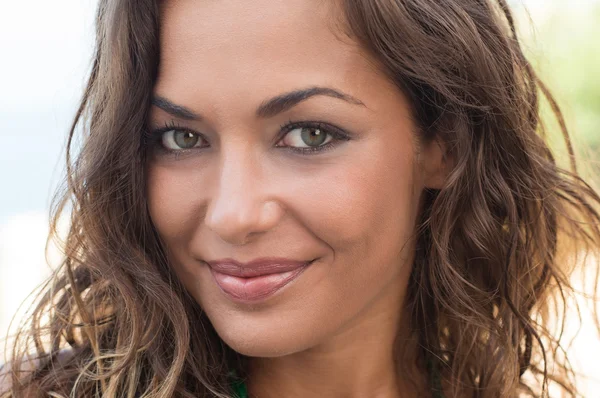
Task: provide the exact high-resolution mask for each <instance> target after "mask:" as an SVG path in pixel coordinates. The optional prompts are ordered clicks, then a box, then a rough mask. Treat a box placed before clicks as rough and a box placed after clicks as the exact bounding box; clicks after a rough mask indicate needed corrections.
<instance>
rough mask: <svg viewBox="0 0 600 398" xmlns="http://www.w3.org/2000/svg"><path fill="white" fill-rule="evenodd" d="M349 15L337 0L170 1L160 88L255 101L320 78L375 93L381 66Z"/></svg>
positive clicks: (186, 95)
mask: <svg viewBox="0 0 600 398" xmlns="http://www.w3.org/2000/svg"><path fill="white" fill-rule="evenodd" d="M342 21H343V19H342V11H341V8H340V5H339V4H337V3H334V2H333V1H322V0H252V1H248V0H174V1H165V2H164V3H163V7H162V10H161V60H160V67H159V78H158V82H157V91H159V92H161V93H162V94H165V95H167V96H170V97H176V98H177V99H179V100H180V101H183V102H186V101H187V100H189V101H197V100H198V98H202V97H207V96H209V95H210V98H211V105H212V106H215V107H216V102H215V101H218V97H219V96H222V97H223V98H230V99H231V98H239V99H240V101H243V100H248V101H250V100H252V99H255V98H261V99H263V98H265V97H269V96H271V95H274V94H278V93H281V92H283V91H288V90H291V89H298V88H301V87H306V86H314V85H323V86H332V87H340V88H342V87H344V88H345V89H346V90H349V91H353V89H354V90H355V91H354V93H355V94H356V92H357V91H362V92H363V94H366V95H368V93H367V92H368V91H369V90H371V91H375V87H374V86H373V84H374V79H381V76H376V75H382V74H381V73H379V71H378V69H377V68H376V67H375V64H374V62H373V61H372V59H370V58H369V57H367V56H366V54H365V52H364V51H363V50H362V49H361V48H360V47H359V46H358V44H357V43H356V42H354V41H353V40H352V39H350V38H349V37H347V36H345V35H344V34H343V33H342V26H343V22H342ZM350 94H353V93H352V92H351V93H350ZM373 94H375V93H373ZM206 105H207V104H203V106H206Z"/></svg>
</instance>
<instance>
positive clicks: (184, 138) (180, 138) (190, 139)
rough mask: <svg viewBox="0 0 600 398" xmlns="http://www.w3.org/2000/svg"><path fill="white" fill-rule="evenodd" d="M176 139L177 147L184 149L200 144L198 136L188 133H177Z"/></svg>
mask: <svg viewBox="0 0 600 398" xmlns="http://www.w3.org/2000/svg"><path fill="white" fill-rule="evenodd" d="M174 138H175V143H176V144H177V146H179V147H180V148H184V149H187V148H193V147H194V146H195V145H196V144H197V143H198V136H197V135H196V134H193V133H190V132H187V131H186V132H182V131H176V132H175V134H174Z"/></svg>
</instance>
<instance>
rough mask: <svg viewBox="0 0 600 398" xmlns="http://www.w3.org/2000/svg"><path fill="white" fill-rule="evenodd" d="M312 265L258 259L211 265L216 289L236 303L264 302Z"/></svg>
mask: <svg viewBox="0 0 600 398" xmlns="http://www.w3.org/2000/svg"><path fill="white" fill-rule="evenodd" d="M312 262H314V260H312V261H295V260H289V259H280V258H261V259H256V260H254V261H251V262H248V263H240V262H238V261H235V260H232V259H224V260H217V261H210V262H207V264H208V265H209V266H210V269H211V273H212V275H213V277H214V279H215V282H216V283H217V285H218V286H219V287H220V288H221V290H222V291H223V292H224V293H226V294H227V295H228V296H229V297H230V298H231V299H233V300H235V301H239V302H248V301H257V300H264V299H266V298H267V297H270V296H272V295H273V294H275V293H276V292H277V291H279V290H281V289H282V288H283V287H284V286H286V285H288V284H289V283H290V282H292V281H293V280H294V279H296V278H297V277H298V276H300V274H302V272H303V271H304V270H305V269H306V268H307V267H308V266H309V265H310V264H311V263H312Z"/></svg>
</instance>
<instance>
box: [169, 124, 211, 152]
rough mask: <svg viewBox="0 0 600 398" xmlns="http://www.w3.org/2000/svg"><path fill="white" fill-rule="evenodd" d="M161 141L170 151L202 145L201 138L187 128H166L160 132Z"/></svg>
mask: <svg viewBox="0 0 600 398" xmlns="http://www.w3.org/2000/svg"><path fill="white" fill-rule="evenodd" d="M161 143H162V145H163V147H165V148H166V149H168V150H170V151H179V150H182V149H192V148H198V147H202V138H201V137H200V136H199V135H198V134H196V133H192V132H191V131H187V130H176V129H172V130H167V131H165V132H164V133H162V136H161Z"/></svg>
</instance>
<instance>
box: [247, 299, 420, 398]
mask: <svg viewBox="0 0 600 398" xmlns="http://www.w3.org/2000/svg"><path fill="white" fill-rule="evenodd" d="M377 301H379V303H377V302H376V303H374V304H373V305H372V306H371V307H369V309H368V310H365V311H364V314H361V315H360V316H358V317H357V318H356V319H354V320H353V321H352V322H351V323H350V324H349V325H347V326H346V327H345V328H343V330H341V331H339V332H338V333H337V334H336V335H335V336H333V337H332V338H331V339H329V340H328V341H326V342H324V343H323V344H320V345H319V346H316V347H311V348H309V349H307V350H304V351H300V352H297V353H294V354H291V355H287V356H282V357H276V358H249V362H248V369H249V374H248V376H249V377H248V383H247V386H248V392H249V397H250V398H253V397H261V398H275V397H290V398H295V397H323V398H330V397H331V398H334V397H335V398H339V397H344V398H355V397H356V398H358V397H373V398H399V397H413V396H417V395H418V391H419V390H420V389H421V388H422V387H423V385H425V382H424V378H423V380H421V378H414V373H415V372H412V370H414V369H413V368H412V367H410V366H409V368H410V370H411V372H409V373H410V377H408V376H407V375H406V372H405V371H404V369H405V367H403V366H398V362H397V359H395V358H394V357H395V355H394V353H396V352H397V344H405V343H406V342H407V340H406V337H405V336H407V335H408V332H407V327H406V325H408V323H407V322H401V319H400V314H399V313H398V312H399V311H398V306H390V305H389V302H388V303H386V302H385V300H377ZM391 309H395V311H393V310H391ZM399 325H405V326H404V328H403V327H402V326H400V330H399ZM401 339H402V340H401ZM406 361H407V362H406V363H412V362H408V361H409V360H408V358H406Z"/></svg>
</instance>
